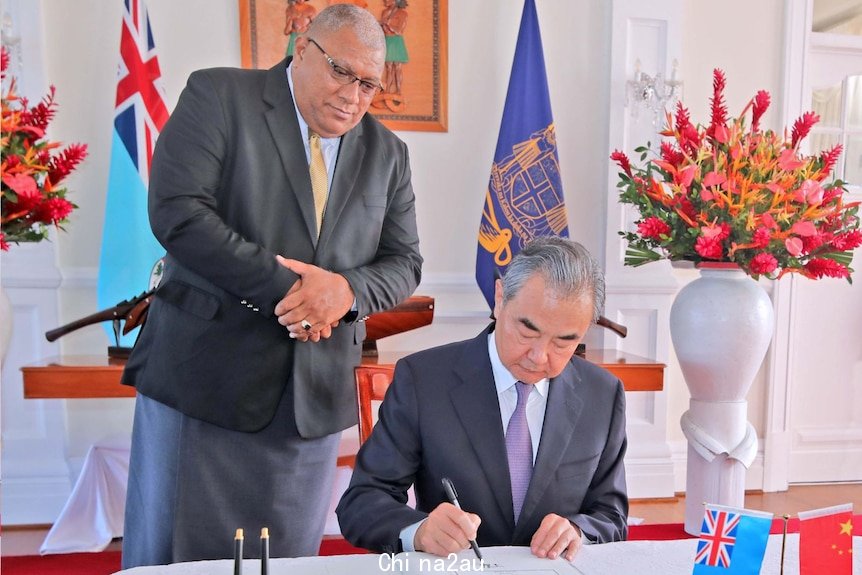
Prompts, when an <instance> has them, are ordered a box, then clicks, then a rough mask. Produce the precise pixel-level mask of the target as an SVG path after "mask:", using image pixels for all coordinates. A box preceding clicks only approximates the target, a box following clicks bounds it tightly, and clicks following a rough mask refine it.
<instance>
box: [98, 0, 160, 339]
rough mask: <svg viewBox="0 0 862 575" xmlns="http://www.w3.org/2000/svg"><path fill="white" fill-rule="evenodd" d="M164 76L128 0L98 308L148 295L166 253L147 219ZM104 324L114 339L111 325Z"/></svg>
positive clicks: (142, 17)
mask: <svg viewBox="0 0 862 575" xmlns="http://www.w3.org/2000/svg"><path fill="white" fill-rule="evenodd" d="M161 75H162V73H161V70H160V69H159V60H158V58H157V56H156V46H155V43H154V42H153V33H152V30H151V29H150V18H149V16H148V14H147V8H146V6H145V5H144V0H125V1H124V8H123V23H122V32H121V34H120V63H119V70H118V75H117V100H116V107H115V111H114V137H113V142H112V144H111V168H110V171H109V173H108V197H107V204H106V206H105V227H104V230H103V232H102V255H101V259H100V261H99V281H98V286H97V302H98V306H99V309H104V308H109V307H113V306H115V305H117V303H119V302H121V301H122V300H125V299H129V298H131V297H134V296H136V295H138V294H140V293H141V292H143V291H145V290H146V289H147V288H148V283H149V278H150V271H151V270H152V269H153V265H154V264H155V263H156V261H157V260H158V259H159V258H160V257H162V256H163V255H164V253H165V250H164V249H163V248H162V247H161V246H160V245H159V243H158V242H157V241H156V239H155V238H154V237H153V233H152V231H151V230H150V222H149V218H148V217H147V183H148V182H149V175H150V161H151V160H152V157H153V146H154V145H155V143H156V138H157V137H158V135H159V132H160V131H161V129H162V127H163V126H164V125H165V122H166V121H167V120H168V109H167V106H166V105H165V99H164V95H163V94H164V89H163V88H162V83H161ZM104 326H105V331H107V332H108V337H109V338H111V339H113V330H112V328H111V325H110V324H108V323H105V324H104ZM136 335H137V334H136V333H135V332H134V331H133V332H132V333H130V334H128V335H126V336H123V339H122V341H121V345H125V346H131V345H132V343H133V342H134V338H135V337H136Z"/></svg>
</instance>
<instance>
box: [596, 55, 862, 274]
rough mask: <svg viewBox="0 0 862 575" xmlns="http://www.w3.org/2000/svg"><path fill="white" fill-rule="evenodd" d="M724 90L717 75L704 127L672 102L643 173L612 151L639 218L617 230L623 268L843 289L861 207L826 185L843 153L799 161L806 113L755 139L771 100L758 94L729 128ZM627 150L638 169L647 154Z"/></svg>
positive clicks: (624, 196) (623, 194)
mask: <svg viewBox="0 0 862 575" xmlns="http://www.w3.org/2000/svg"><path fill="white" fill-rule="evenodd" d="M724 88H725V77H724V73H723V72H722V71H721V70H718V69H716V70H715V71H714V72H713V96H712V101H711V104H712V106H711V111H712V117H711V121H710V124H709V126H708V127H703V126H701V125H697V126H695V125H694V124H692V122H691V119H690V117H689V112H688V110H687V109H686V108H685V106H683V104H682V103H681V102H680V103H678V104H677V106H676V114H672V113H668V115H667V128H666V129H665V130H664V131H663V132H661V135H662V136H666V137H669V138H672V140H665V141H663V142H662V143H661V148H660V151H659V153H658V157H657V158H654V159H650V160H648V161H646V164H645V166H644V167H634V166H632V164H631V162H630V160H629V158H628V157H627V156H626V155H625V154H624V153H623V152H621V151H619V150H616V151H614V153H613V154H611V159H612V160H613V161H615V162H616V163H617V164H618V165H619V167H620V168H621V169H622V172H621V173H620V174H619V177H620V182H619V184H617V187H618V188H620V202H621V203H624V204H632V205H634V206H635V207H637V208H638V210H639V211H640V215H641V218H640V219H639V220H638V221H637V222H636V223H637V231H636V232H620V235H621V236H623V237H624V238H625V239H626V240H627V241H628V249H627V251H626V258H625V263H626V264H627V265H632V266H639V265H642V264H645V263H648V262H651V261H656V260H659V259H662V258H667V259H670V260H688V261H693V262H696V263H699V262H710V261H713V262H733V263H736V264H737V265H738V266H739V267H740V268H741V269H742V270H744V271H745V272H746V273H748V274H749V275H750V276H752V277H753V278H755V279H757V278H758V277H760V276H765V277H768V278H779V277H781V276H783V275H784V274H786V273H793V272H795V273H800V274H802V275H803V276H805V277H808V278H812V279H819V278H822V277H837V278H846V279H847V281H848V282H849V281H850V274H851V273H852V272H853V269H852V268H850V263H851V261H852V259H853V249H854V248H857V247H859V246H860V245H862V230H860V229H859V216H858V210H859V203H858V202H856V203H850V204H845V203H844V201H843V194H844V192H845V191H846V190H845V189H844V183H843V182H841V181H839V180H836V181H834V182H832V183H827V182H826V178H827V176H828V175H829V174H830V172H831V171H832V168H833V167H834V165H835V163H836V162H837V161H838V158H839V156H840V155H841V146H840V145H836V146H835V147H834V148H832V149H831V150H827V151H824V152H822V153H821V154H819V155H817V156H805V155H802V154H800V152H799V144H800V142H801V141H802V140H803V139H804V138H805V137H806V136H807V135H808V132H809V131H810V130H811V127H812V126H813V125H814V124H816V123H817V122H818V120H819V117H818V116H817V115H816V114H814V113H813V112H807V113H805V114H803V115H802V117H800V118H799V119H798V120H796V122H795V123H794V124H793V128H792V130H791V133H790V136H789V137H788V136H787V134H786V133H785V134H784V135H783V136H781V135H778V134H776V133H774V132H772V131H770V130H767V131H761V129H760V120H761V118H762V117H763V114H764V112H765V111H766V109H767V108H768V107H769V100H770V98H769V93H768V92H766V91H764V90H761V91H760V92H758V93H757V95H756V96H755V97H754V98H752V99H751V101H750V102H749V103H748V105H747V106H746V107H745V109H744V110H743V111H742V114H740V116H739V117H738V118H736V119H734V120H732V121H729V120H728V115H727V106H726V105H725V102H724ZM749 111H751V126H750V127H748V126H747V125H746V115H747V114H748V112H749ZM635 151H636V152H638V153H640V154H641V156H640V159H641V161H644V160H646V158H647V156H648V155H649V154H650V152H651V150H650V147H649V144H648V145H647V146H646V147H639V148H637V149H636V150H635Z"/></svg>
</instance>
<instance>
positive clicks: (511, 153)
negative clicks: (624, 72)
mask: <svg viewBox="0 0 862 575" xmlns="http://www.w3.org/2000/svg"><path fill="white" fill-rule="evenodd" d="M567 222H568V217H567V215H566V205H565V202H564V199H563V186H562V182H561V181H560V161H559V158H558V157H557V139H556V134H555V131H554V120H553V117H552V115H551V98H550V96H549V94H548V77H547V74H546V73H545V57H544V54H543V52H542V37H541V34H540V32H539V21H538V18H537V17H536V4H535V2H534V0H526V2H524V12H523V14H522V15H521V29H520V31H519V32H518V43H517V45H516V47H515V59H514V62H513V63H512V74H511V76H510V77H509V91H508V93H507V94H506V106H505V108H504V109H503V120H502V122H501V123H500V135H499V136H498V139H497V149H496V151H495V152H494V164H493V166H491V177H490V179H489V181H488V189H487V190H486V192H485V207H484V209H483V210H482V222H481V224H480V225H479V241H478V244H479V245H478V248H477V253H476V282H477V283H478V284H479V288H480V289H481V290H482V294H483V295H484V296H485V299H486V300H487V301H488V305H489V306H490V307H491V309H493V308H494V280H495V278H496V277H498V276H500V275H502V274H503V272H504V271H505V269H506V267H507V266H508V265H509V262H510V261H511V260H512V256H514V255H515V254H517V253H518V252H519V251H521V248H522V247H523V246H524V245H525V244H526V243H527V242H528V241H530V240H531V239H533V238H535V237H539V236H549V235H557V236H564V237H568V235H569V229H568V223H567Z"/></svg>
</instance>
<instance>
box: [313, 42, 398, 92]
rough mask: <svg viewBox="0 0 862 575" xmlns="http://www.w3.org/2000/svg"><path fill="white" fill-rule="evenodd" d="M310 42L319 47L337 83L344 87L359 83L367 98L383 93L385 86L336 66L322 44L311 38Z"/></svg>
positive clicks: (360, 89)
mask: <svg viewBox="0 0 862 575" xmlns="http://www.w3.org/2000/svg"><path fill="white" fill-rule="evenodd" d="M308 41H309V42H311V43H312V44H314V45H315V46H317V49H318V50H320V53H321V54H323V57H324V58H326V63H327V64H329V71H330V72H332V77H333V78H335V81H336V82H338V83H339V84H342V85H344V86H347V85H349V84H352V83H354V82H359V91H360V92H361V93H362V95H363V96H365V97H366V98H370V97H372V96H375V95H376V94H377V93H378V92H382V91H383V86H381V85H380V84H378V83H377V82H375V81H374V80H368V79H365V78H360V77H359V76H357V75H356V74H354V73H353V72H351V71H350V70H348V69H347V68H344V67H342V66H339V65H338V64H336V63H335V60H333V59H332V58H331V57H330V56H329V54H327V53H326V50H324V49H323V48H322V47H321V46H320V44H318V43H317V42H316V41H315V40H314V38H309V39H308Z"/></svg>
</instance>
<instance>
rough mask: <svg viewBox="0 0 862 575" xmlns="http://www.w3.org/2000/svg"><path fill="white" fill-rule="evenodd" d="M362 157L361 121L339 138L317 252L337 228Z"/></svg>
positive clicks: (351, 191)
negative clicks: (339, 144)
mask: <svg viewBox="0 0 862 575" xmlns="http://www.w3.org/2000/svg"><path fill="white" fill-rule="evenodd" d="M364 157H365V141H364V140H363V138H362V122H359V124H357V125H356V127H355V128H353V129H352V130H350V131H349V132H347V133H346V134H344V136H342V138H341V146H339V148H338V159H337V160H336V162H335V174H334V175H333V178H332V186H331V187H330V190H329V198H328V199H327V200H326V212H325V213H324V214H323V229H322V230H320V241H319V244H318V246H317V250H318V252H319V251H320V250H321V249H322V248H324V247H325V246H326V240H327V239H329V236H330V235H331V234H332V233H333V232H334V230H335V229H336V228H337V226H336V224H337V222H338V218H339V217H340V216H341V212H342V210H344V206H345V205H346V204H347V200H348V198H350V195H351V194H352V193H353V187H354V185H355V184H356V178H357V176H358V174H359V168H360V166H362V160H363V158H364Z"/></svg>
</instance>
